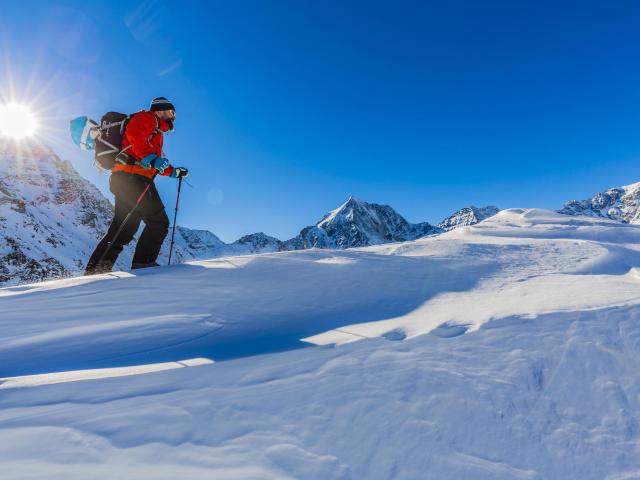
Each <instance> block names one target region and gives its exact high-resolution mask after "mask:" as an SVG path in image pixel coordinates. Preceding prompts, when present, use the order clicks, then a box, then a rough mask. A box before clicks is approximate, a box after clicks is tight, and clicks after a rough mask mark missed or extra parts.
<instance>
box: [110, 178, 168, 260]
mask: <svg viewBox="0 0 640 480" xmlns="http://www.w3.org/2000/svg"><path fill="white" fill-rule="evenodd" d="M157 175H158V171H157V170H156V172H155V173H154V174H153V177H151V181H150V182H149V184H148V185H147V186H146V188H145V189H144V190H143V191H142V193H141V194H140V196H139V197H138V200H137V201H136V204H135V205H134V206H133V208H132V209H131V211H130V212H129V213H128V214H127V216H126V217H124V220H123V221H122V223H121V224H120V226H119V227H118V230H116V233H115V234H114V235H113V238H112V239H111V241H110V242H109V243H108V244H107V245H108V246H107V248H106V249H105V251H104V252H103V253H102V255H101V256H100V260H98V265H100V264H101V263H102V262H103V261H104V259H105V257H106V256H107V253H109V252H110V251H111V247H112V246H113V244H114V243H115V242H116V240H117V239H118V237H119V236H120V234H121V233H122V230H123V229H124V226H125V225H126V224H127V222H128V221H129V218H130V217H131V215H133V212H135V211H136V208H138V206H139V205H140V202H142V199H143V198H144V196H145V195H146V194H147V192H148V191H149V188H151V184H152V183H153V181H154V180H155V179H156V176H157Z"/></svg>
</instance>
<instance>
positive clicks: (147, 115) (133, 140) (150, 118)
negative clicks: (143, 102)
mask: <svg viewBox="0 0 640 480" xmlns="http://www.w3.org/2000/svg"><path fill="white" fill-rule="evenodd" d="M156 128H157V129H158V131H157V132H156ZM168 130H169V124H168V123H167V122H165V121H164V120H162V119H161V118H158V117H157V116H156V114H155V113H153V112H149V111H146V110H141V111H139V112H138V113H135V114H133V115H132V116H131V118H130V119H129V123H127V128H126V130H125V131H124V137H123V138H122V148H123V149H126V153H127V154H128V155H130V156H131V157H133V158H134V159H136V160H138V161H139V160H142V159H143V158H144V157H146V156H147V155H150V154H154V155H156V156H157V157H162V142H163V136H162V134H163V132H166V131H168ZM154 132H155V133H154ZM111 171H112V172H127V173H134V174H136V175H142V176H144V177H148V178H152V177H153V174H154V173H155V172H156V169H155V168H153V167H151V168H149V170H147V169H146V168H144V167H142V166H140V165H123V164H121V163H116V165H115V166H114V167H113V169H112V170H111ZM172 171H173V167H172V166H169V167H167V168H165V170H164V172H162V175H165V176H167V175H171V172H172Z"/></svg>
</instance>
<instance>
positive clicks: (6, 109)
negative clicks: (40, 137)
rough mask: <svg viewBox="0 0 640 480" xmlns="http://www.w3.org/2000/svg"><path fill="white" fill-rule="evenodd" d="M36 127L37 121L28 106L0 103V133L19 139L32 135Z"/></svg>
mask: <svg viewBox="0 0 640 480" xmlns="http://www.w3.org/2000/svg"><path fill="white" fill-rule="evenodd" d="M37 128H38V122H37V121H36V117H35V116H34V115H33V113H31V110H29V107H27V106H25V105H20V104H18V103H7V104H5V105H0V135H3V136H7V137H11V138H14V139H16V140H19V139H21V138H25V137H30V136H32V135H33V134H34V133H35V132H36V129H37Z"/></svg>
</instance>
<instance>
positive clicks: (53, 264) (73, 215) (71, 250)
mask: <svg viewBox="0 0 640 480" xmlns="http://www.w3.org/2000/svg"><path fill="white" fill-rule="evenodd" d="M111 212H112V206H111V204H110V203H109V202H108V201H107V200H106V199H105V198H104V197H103V196H102V195H101V194H100V192H99V191H98V189H97V188H95V187H94V186H93V185H92V184H91V183H89V182H88V181H86V180H85V179H83V178H82V177H80V176H79V175H78V174H77V173H76V171H75V170H74V169H73V167H72V166H71V164H70V163H69V162H65V161H62V160H60V159H59V158H58V157H57V156H56V155H55V154H54V153H53V152H51V151H50V150H49V149H48V148H46V147H44V146H41V145H37V144H31V145H24V146H23V147H22V148H21V149H19V148H18V147H17V146H16V145H15V144H13V143H0V284H3V283H4V284H10V283H18V282H27V281H36V280H41V279H45V278H49V277H61V276H66V275H69V274H71V273H72V272H77V271H79V270H81V269H82V268H83V266H84V262H85V261H86V259H87V258H88V256H89V255H90V254H91V250H92V248H93V247H94V246H95V243H96V238H97V237H98V235H99V233H100V232H103V231H105V230H106V226H107V221H108V218H110V216H111Z"/></svg>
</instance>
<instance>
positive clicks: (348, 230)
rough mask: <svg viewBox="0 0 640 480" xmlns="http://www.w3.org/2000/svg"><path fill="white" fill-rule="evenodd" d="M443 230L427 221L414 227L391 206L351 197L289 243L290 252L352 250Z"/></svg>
mask: <svg viewBox="0 0 640 480" xmlns="http://www.w3.org/2000/svg"><path fill="white" fill-rule="evenodd" d="M440 232H441V230H439V229H438V228H436V227H434V226H433V225H430V224H429V223H427V222H424V223H418V224H412V223H409V222H407V221H406V220H405V219H404V218H403V217H402V216H401V215H400V214H399V213H398V212H396V211H395V210H394V209H393V208H391V207H390V206H388V205H378V204H375V203H367V202H363V201H362V200H360V199H358V198H355V197H349V199H348V200H347V201H346V202H345V203H343V204H342V205H341V206H340V207H338V208H337V209H335V210H333V211H332V212H330V213H328V214H327V215H325V217H324V218H323V219H322V220H320V221H319V222H318V223H317V224H316V225H314V226H309V227H306V228H304V229H303V230H302V231H301V232H300V234H299V235H298V236H297V237H294V238H292V239H290V240H288V241H287V242H286V245H287V247H288V249H290V250H300V249H304V248H311V247H316V248H350V247H365V246H369V245H379V244H381V243H388V242H403V241H406V240H415V239H416V238H420V237H424V236H425V235H430V234H435V233H440Z"/></svg>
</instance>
